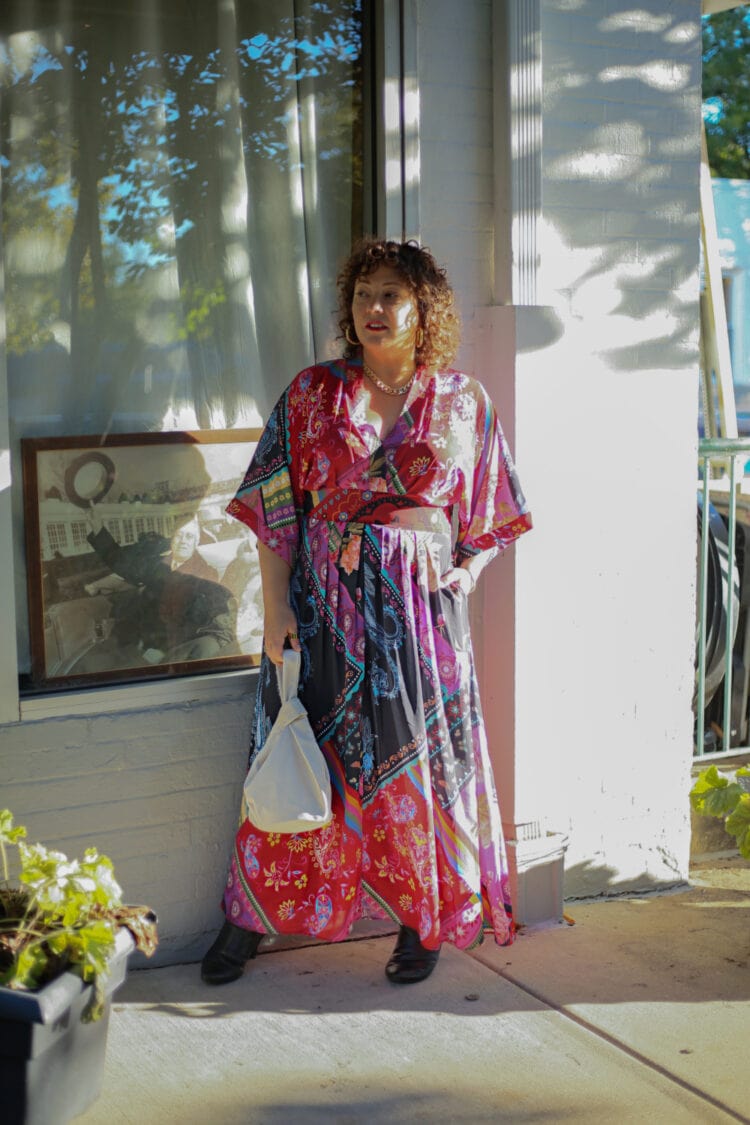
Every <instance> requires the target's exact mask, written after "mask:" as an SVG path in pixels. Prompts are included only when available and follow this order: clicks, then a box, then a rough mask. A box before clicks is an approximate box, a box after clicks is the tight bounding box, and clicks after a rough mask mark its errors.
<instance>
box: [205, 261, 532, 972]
mask: <svg viewBox="0 0 750 1125" xmlns="http://www.w3.org/2000/svg"><path fill="white" fill-rule="evenodd" d="M339 297H340V316H341V319H340V321H339V327H340V329H341V333H342V335H343V337H344V339H345V341H346V348H345V352H344V358H343V359H341V360H336V361H332V362H328V363H322V364H317V365H315V366H313V367H311V368H308V369H307V370H305V371H302V372H301V373H300V374H299V375H297V377H296V378H295V379H294V380H293V382H292V384H291V386H290V387H289V388H288V389H287V391H286V392H285V393H284V394H283V395H282V397H281V399H280V400H279V402H278V404H277V406H276V408H275V409H274V411H273V414H272V415H271V418H270V419H269V422H268V424H267V426H266V429H265V431H264V433H263V436H262V438H261V440H260V443H259V445H258V448H257V451H256V454H255V457H254V458H253V461H252V463H251V465H250V468H249V469H248V472H247V475H246V477H245V479H244V481H243V483H242V486H241V487H240V489H239V491H238V493H237V496H236V497H235V499H234V500H233V501H232V503H231V504H230V505H229V508H228V511H229V512H230V513H231V514H232V515H233V516H235V517H236V518H237V519H240V520H242V521H243V522H245V523H246V524H248V525H249V526H250V527H251V528H252V529H253V531H254V532H255V533H256V535H257V536H258V548H259V553H260V566H261V576H262V584H263V602H264V613H265V656H264V659H263V663H262V665H261V671H260V682H259V687H258V695H257V701H256V712H255V724H254V732H253V752H255V751H256V750H257V749H258V748H259V747H260V746H262V744H263V742H264V739H265V737H266V735H267V733H268V731H269V730H270V728H271V725H272V722H273V719H274V716H275V714H276V712H277V710H278V707H279V697H278V692H277V687H276V675H275V670H274V667H273V666H274V665H276V664H279V663H281V661H282V652H283V649H284V647H285V645H287V644H288V645H290V646H291V647H292V648H294V649H296V650H297V651H301V652H302V654H303V671H302V677H301V686H300V692H299V694H300V698H301V699H302V701H303V703H304V705H305V707H306V708H307V711H308V713H309V716H310V721H311V723H312V726H313V729H314V730H315V733H316V736H317V738H318V741H319V743H320V745H321V747H322V749H323V752H324V753H325V755H326V757H327V760H328V764H329V768H330V771H331V777H332V782H333V791H334V818H333V821H332V823H331V824H330V826H329V827H327V828H322V829H318V830H316V831H313V832H307V833H302V834H300V835H279V834H274V833H271V834H266V833H263V832H261V831H259V830H258V829H256V828H255V827H254V826H253V825H252V824H251V823H250V822H249V821H248V820H244V821H243V823H242V825H241V827H240V829H239V832H238V833H237V837H236V842H235V849H234V854H233V857H232V861H231V867H230V872H229V877H228V882H227V889H226V893H225V896H224V911H225V915H226V919H227V921H226V924H225V925H224V927H223V929H222V930H221V932H220V934H219V937H218V938H217V940H216V942H215V943H214V945H213V946H212V947H211V949H210V950H209V952H208V953H207V954H206V957H205V958H204V961H203V966H202V976H203V979H204V980H205V981H207V982H208V983H211V984H222V983H226V982H228V981H230V980H235V979H236V978H237V977H239V976H240V975H241V973H242V970H243V967H244V964H245V962H246V961H247V960H248V959H249V958H251V957H254V956H255V953H256V951H257V948H258V945H259V943H260V941H261V938H262V936H263V934H266V933H271V934H275V933H285V934H292V933H297V934H299V933H303V934H311V935H314V936H316V937H318V938H322V939H325V940H328V941H339V940H342V939H344V938H345V937H346V936H347V935H348V933H349V929H350V926H351V924H352V923H353V922H354V921H356V920H357V919H358V918H361V917H381V918H382V917H383V916H388V917H390V918H392V919H394V920H395V921H397V922H398V923H399V924H400V931H399V937H398V941H397V944H396V947H395V949H394V951H393V954H392V956H391V958H390V960H389V962H388V965H387V967H386V975H387V977H388V979H389V980H391V981H393V982H394V983H397V984H404V983H410V982H414V981H419V980H423V979H425V978H426V977H427V976H429V974H430V973H431V971H432V969H433V968H434V966H435V963H436V962H437V959H438V953H439V950H440V945H441V943H442V942H443V941H450V942H453V943H454V944H455V945H457V946H459V947H460V948H467V947H471V946H473V945H475V944H477V943H478V942H479V941H481V938H482V933H483V929H484V928H491V929H493V930H494V935H495V940H496V941H497V942H498V943H499V944H501V945H503V944H507V943H509V942H510V941H511V940H512V922H511V913H510V902H509V896H508V880H507V869H506V865H505V855H504V847H503V841H502V833H501V825H500V815H499V812H498V807H497V802H496V798H495V792H494V786H493V781H492V773H491V767H490V763H489V758H488V754H487V745H486V738H485V733H484V727H483V722H482V716H481V710H480V704H479V698H478V694H477V684H476V678H475V672H474V661H473V656H472V650H471V641H470V637H469V626H468V610H467V595H468V594H470V593H471V591H472V590H473V589H474V586H475V584H476V581H477V578H478V576H479V574H480V572H481V571H482V569H483V568H484V566H485V565H486V564H487V562H489V560H490V559H491V558H492V557H493V556H494V555H495V554H496V552H497V550H498V549H500V548H503V547H506V546H507V545H508V544H509V543H511V542H512V541H513V540H514V539H516V538H517V537H518V536H519V535H521V534H522V533H523V532H524V531H526V530H527V529H528V528H529V527H530V526H531V521H530V517H529V515H528V513H527V510H526V506H525V502H524V499H523V496H522V495H521V492H520V489H519V487H518V482H517V480H516V477H515V473H514V471H513V467H512V464H511V462H510V458H509V456H508V452H507V449H506V447H505V444H504V441H503V437H502V433H501V431H500V428H499V425H498V422H497V419H496V417H495V412H494V409H493V407H492V404H491V403H490V401H489V399H488V397H487V395H486V393H485V392H484V390H483V389H482V388H481V387H480V386H479V384H478V383H476V382H474V380H472V379H469V378H467V376H465V375H463V374H461V373H459V372H457V371H453V370H451V369H450V366H449V365H450V363H451V361H452V359H453V357H454V355H455V351H456V347H457V343H458V319H457V315H456V312H455V309H454V303H453V293H452V290H451V287H450V285H449V283H448V280H447V278H446V275H445V272H444V271H443V270H442V269H440V268H438V266H437V265H436V263H435V261H434V259H433V257H432V255H431V254H430V253H429V252H428V251H427V250H425V249H423V248H420V247H419V246H418V245H417V244H416V243H414V242H404V243H397V242H390V241H382V240H374V239H369V240H365V241H364V242H362V243H361V244H360V245H359V246H358V247H357V248H356V249H355V251H354V252H353V254H352V255H351V257H350V259H349V261H348V262H347V264H346V266H345V267H344V269H343V271H342V273H341V275H340V277H339Z"/></svg>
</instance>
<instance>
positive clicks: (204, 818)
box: [0, 687, 252, 963]
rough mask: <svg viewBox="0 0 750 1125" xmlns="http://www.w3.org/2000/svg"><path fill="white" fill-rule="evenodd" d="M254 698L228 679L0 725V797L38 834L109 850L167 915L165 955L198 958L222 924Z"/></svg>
mask: <svg viewBox="0 0 750 1125" xmlns="http://www.w3.org/2000/svg"><path fill="white" fill-rule="evenodd" d="M132 691H133V696H134V701H135V699H137V695H138V688H137V687H134V688H133V689H132ZM251 707H252V696H248V695H247V694H246V693H245V694H243V695H241V696H239V697H238V696H237V693H236V692H233V691H232V690H231V689H229V688H228V691H227V698H226V700H225V701H224V702H221V703H205V704H191V705H180V706H173V707H163V706H162V707H159V708H157V709H154V710H149V711H140V712H139V711H133V712H127V713H124V714H113V715H102V716H100V717H97V718H90V719H85V718H84V719H77V718H70V719H48V720H44V721H38V722H27V723H24V724H23V725H22V726H21V725H18V726H12V727H4V728H2V729H0V745H1V746H2V777H3V782H2V791H1V794H0V803H2V805H3V806H6V805H7V806H8V807H10V808H11V809H12V811H13V813H14V816H15V818H16V821H17V823H22V824H25V825H26V826H27V828H28V830H29V839H30V840H31V841H36V840H39V841H40V842H41V843H44V844H46V845H48V846H55V847H59V848H61V849H62V850H63V851H65V852H66V853H67V854H68V855H70V856H73V855H80V854H82V852H83V850H84V849H85V848H87V847H96V848H98V849H99V850H100V851H101V852H103V853H104V854H105V855H108V856H109V857H110V858H111V859H112V861H113V862H114V865H115V872H116V875H117V878H118V880H119V882H120V884H121V885H122V887H123V890H124V897H125V899H126V901H128V902H133V903H141V902H143V903H147V904H148V905H149V906H151V907H152V908H153V909H154V910H155V911H156V913H157V914H158V916H159V931H160V935H161V945H160V949H159V953H158V954H157V958H158V961H159V962H169V961H181V960H193V959H195V958H197V957H199V956H200V954H201V952H202V951H203V949H204V947H205V945H206V934H207V933H208V932H209V931H211V930H213V929H216V928H218V926H219V925H220V924H221V921H222V917H221V913H220V911H219V909H218V904H219V901H220V898H221V893H222V888H223V883H224V877H225V874H226V866H227V860H228V856H229V849H230V846H231V842H232V837H233V834H234V828H235V826H236V818H237V815H238V810H239V799H240V792H241V785H242V780H243V777H244V770H245V764H246V761H247V746H248V739H249V729H250V719H251ZM152 963H153V962H152Z"/></svg>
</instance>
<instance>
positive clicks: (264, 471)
mask: <svg viewBox="0 0 750 1125" xmlns="http://www.w3.org/2000/svg"><path fill="white" fill-rule="evenodd" d="M293 477H294V467H293V464H292V456H291V453H290V440H289V430H288V419H287V395H286V393H285V394H284V395H282V397H281V398H280V399H279V401H278V402H277V404H276V406H275V407H274V409H273V412H272V413H271V416H270V418H269V419H268V422H267V423H266V427H265V429H264V430H263V433H262V434H261V438H260V441H259V442H258V446H257V448H256V450H255V455H254V457H253V459H252V461H251V462H250V465H249V467H248V470H247V472H246V473H245V476H244V479H243V481H242V484H241V485H240V487H239V488H238V490H237V494H236V495H235V497H234V499H233V500H232V501H231V502H230V503H229V504H228V505H227V512H228V513H229V515H230V516H234V518H235V519H238V520H240V521H241V522H242V523H244V524H246V525H247V526H248V527H249V528H251V530H252V531H254V532H255V534H256V535H257V536H258V539H260V541H261V542H262V543H264V544H265V545H266V547H268V548H269V549H270V550H272V551H273V552H274V553H275V554H277V555H280V556H281V557H282V558H283V559H284V560H285V562H287V563H288V564H289V566H290V567H293V566H294V563H295V559H296V556H297V547H298V543H299V522H298V515H297V505H296V503H295V491H294V486H293Z"/></svg>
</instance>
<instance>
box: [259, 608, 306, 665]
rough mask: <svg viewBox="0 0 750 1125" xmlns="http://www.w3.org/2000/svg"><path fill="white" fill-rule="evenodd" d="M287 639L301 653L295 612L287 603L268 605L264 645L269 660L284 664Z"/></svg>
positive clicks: (264, 625)
mask: <svg viewBox="0 0 750 1125" xmlns="http://www.w3.org/2000/svg"><path fill="white" fill-rule="evenodd" d="M287 638H288V639H289V644H290V645H291V647H292V648H293V649H294V651H295V652H300V651H301V646H300V643H299V637H298V636H297V618H296V617H295V614H294V610H293V609H292V608H291V606H290V605H289V603H288V602H287V601H284V602H282V603H280V604H278V605H273V606H269V605H266V607H265V615H264V620H263V644H264V646H265V650H266V652H267V653H268V658H269V660H271V661H273V663H274V664H283V662H284V655H283V653H284V646H285V642H286V640H287Z"/></svg>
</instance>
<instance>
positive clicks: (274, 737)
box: [245, 649, 332, 832]
mask: <svg viewBox="0 0 750 1125" xmlns="http://www.w3.org/2000/svg"><path fill="white" fill-rule="evenodd" d="M299 669H300V654H299V653H298V652H294V651H292V650H291V649H285V650H284V664H283V668H282V669H281V670H280V669H279V667H278V666H277V668H276V675H277V677H278V681H279V695H280V696H281V710H280V711H279V713H278V716H277V717H276V722H275V723H274V724H273V726H272V727H271V730H270V732H269V735H268V738H267V739H266V741H265V744H264V745H263V748H262V749H261V750H259V751H258V753H257V755H256V756H255V758H253V761H252V763H251V765H250V770H249V772H248V775H247V777H246V778H245V804H246V806H247V817H248V820H250V821H252V823H253V824H254V825H255V826H256V828H260V829H261V831H262V832H310V831H311V830H312V829H313V828H323V827H325V825H326V824H330V822H331V816H332V812H331V776H330V774H329V772H328V766H327V764H326V760H325V757H324V756H323V751H322V750H321V749H320V747H319V746H318V743H317V741H316V738H315V735H314V734H313V730H312V727H311V726H310V720H309V719H308V717H307V711H306V710H305V708H304V707H303V705H302V703H301V702H300V700H299V699H298V698H297V686H298V684H299Z"/></svg>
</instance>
